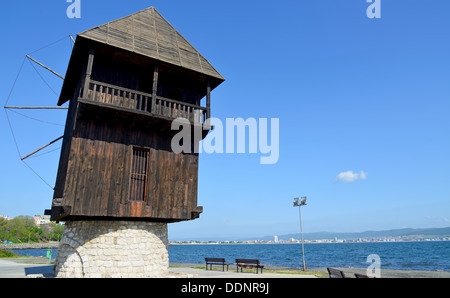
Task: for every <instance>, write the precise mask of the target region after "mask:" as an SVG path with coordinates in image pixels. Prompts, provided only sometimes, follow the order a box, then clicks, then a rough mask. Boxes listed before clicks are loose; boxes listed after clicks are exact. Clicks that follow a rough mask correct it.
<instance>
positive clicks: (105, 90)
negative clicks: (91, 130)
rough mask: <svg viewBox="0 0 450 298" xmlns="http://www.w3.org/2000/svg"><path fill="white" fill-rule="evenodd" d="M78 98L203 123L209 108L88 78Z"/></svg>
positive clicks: (137, 111) (142, 112)
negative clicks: (87, 83) (88, 80)
mask: <svg viewBox="0 0 450 298" xmlns="http://www.w3.org/2000/svg"><path fill="white" fill-rule="evenodd" d="M80 94H83V92H82V91H81V92H80ZM79 100H80V101H82V102H88V103H89V102H90V103H95V104H97V105H100V106H103V107H110V108H116V109H117V108H118V109H120V110H127V111H130V112H134V113H139V114H147V115H148V116H152V117H159V118H165V119H167V120H173V119H176V118H178V117H181V118H186V119H188V120H189V121H190V122H192V123H194V124H205V123H206V120H207V119H208V118H209V111H208V109H207V108H205V107H202V106H198V105H193V104H189V103H186V102H182V101H178V100H173V99H169V98H165V97H161V96H155V98H153V96H152V94H149V93H144V92H140V91H137V90H132V89H127V88H124V87H119V86H115V85H111V84H107V83H103V82H99V81H95V80H90V82H89V90H88V92H87V94H86V95H85V96H84V98H83V97H81V98H79Z"/></svg>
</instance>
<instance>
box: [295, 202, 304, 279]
mask: <svg viewBox="0 0 450 298" xmlns="http://www.w3.org/2000/svg"><path fill="white" fill-rule="evenodd" d="M306 199H307V198H306V197H301V199H299V198H294V207H297V206H298V210H299V211H300V234H301V237H302V255H303V271H306V266H305V249H304V248H303V228H302V206H305V205H306Z"/></svg>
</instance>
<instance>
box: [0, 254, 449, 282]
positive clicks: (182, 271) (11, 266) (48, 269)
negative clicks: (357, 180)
mask: <svg viewBox="0 0 450 298" xmlns="http://www.w3.org/2000/svg"><path fill="white" fill-rule="evenodd" d="M33 261H37V262H42V260H32V259H31V260H30V259H26V260H21V259H2V258H0V278H33V277H34V278H39V277H40V278H42V277H44V278H52V277H54V276H53V265H45V264H36V263H33ZM192 265H193V264H171V266H172V267H169V272H170V276H169V277H181V278H183V277H187V278H189V277H193V278H195V277H197V278H315V276H314V275H312V274H311V275H304V274H281V273H269V272H265V273H263V274H256V273H254V272H236V270H233V269H232V268H233V267H230V270H229V271H225V272H222V271H221V270H205V269H197V268H192ZM194 265H195V264H194ZM196 265H198V266H202V264H196ZM338 269H340V270H343V271H344V272H345V273H346V274H347V275H348V277H353V275H354V274H353V273H362V274H365V269H362V268H338ZM315 270H316V271H323V272H326V268H316V269H315ZM327 276H328V275H326V274H325V275H324V277H325V278H326V277H327ZM381 277H382V278H450V272H448V271H419V270H389V269H382V270H381Z"/></svg>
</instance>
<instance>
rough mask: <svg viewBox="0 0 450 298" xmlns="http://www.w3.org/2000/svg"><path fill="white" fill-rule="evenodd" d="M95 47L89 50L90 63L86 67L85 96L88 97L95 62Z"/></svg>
mask: <svg viewBox="0 0 450 298" xmlns="http://www.w3.org/2000/svg"><path fill="white" fill-rule="evenodd" d="M94 54H95V53H94V49H90V50H89V58H88V63H87V67H86V75H85V77H84V85H83V95H82V97H83V98H87V96H88V91H89V82H90V80H91V74H92V65H93V64H94ZM93 94H95V90H94V92H93Z"/></svg>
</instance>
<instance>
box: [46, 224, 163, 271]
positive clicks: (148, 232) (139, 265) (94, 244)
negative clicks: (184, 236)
mask: <svg viewBox="0 0 450 298" xmlns="http://www.w3.org/2000/svg"><path fill="white" fill-rule="evenodd" d="M54 268H55V277H69V278H79V277H92V278H99V277H168V275H169V253H168V238H167V224H166V223H155V222H136V221H101V220H99V221H97V220H93V221H68V222H66V225H65V228H64V233H63V236H62V239H61V243H60V246H59V248H58V254H57V256H56V260H55V267H54Z"/></svg>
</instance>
